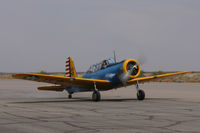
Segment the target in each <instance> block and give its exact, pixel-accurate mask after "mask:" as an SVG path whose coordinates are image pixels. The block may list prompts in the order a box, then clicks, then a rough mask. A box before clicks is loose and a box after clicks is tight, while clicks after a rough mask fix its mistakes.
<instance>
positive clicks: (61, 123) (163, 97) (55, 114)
mask: <svg viewBox="0 0 200 133" xmlns="http://www.w3.org/2000/svg"><path fill="white" fill-rule="evenodd" d="M43 85H47V84H44V83H37V82H31V81H23V80H6V79H4V80H0V131H1V132H2V133H3V132H6V133H27V132H28V133H68V132H69V133H94V132H98V133H111V132H114V133H129V132H130V133H133V132H135V133H172V132H173V133H176V132H177V133H200V84H192V83H146V84H142V85H140V87H141V88H143V89H144V90H145V92H146V100H144V101H138V100H136V90H135V87H134V86H130V87H127V88H120V89H118V90H111V91H107V92H101V96H102V101H101V102H92V101H91V93H77V94H74V95H73V99H67V95H68V94H67V92H46V91H45V92H44V91H38V90H37V89H36V88H37V87H38V86H43Z"/></svg>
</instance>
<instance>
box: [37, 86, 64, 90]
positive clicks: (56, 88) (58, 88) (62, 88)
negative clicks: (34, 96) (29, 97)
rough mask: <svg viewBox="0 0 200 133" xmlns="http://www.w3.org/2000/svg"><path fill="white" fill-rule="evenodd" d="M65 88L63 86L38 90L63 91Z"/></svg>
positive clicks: (44, 87)
mask: <svg viewBox="0 0 200 133" xmlns="http://www.w3.org/2000/svg"><path fill="white" fill-rule="evenodd" d="M64 89H65V88H64V87H62V86H41V87H38V90H43V91H63V90H64Z"/></svg>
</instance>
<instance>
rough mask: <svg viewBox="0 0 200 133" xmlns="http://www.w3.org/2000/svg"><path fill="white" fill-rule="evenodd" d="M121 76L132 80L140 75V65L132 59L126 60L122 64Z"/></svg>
mask: <svg viewBox="0 0 200 133" xmlns="http://www.w3.org/2000/svg"><path fill="white" fill-rule="evenodd" d="M122 69H123V75H124V76H125V77H124V78H125V79H133V78H136V77H138V76H139V75H140V71H141V69H140V65H139V63H138V61H136V60H134V59H127V60H125V61H124V63H123V68H122Z"/></svg>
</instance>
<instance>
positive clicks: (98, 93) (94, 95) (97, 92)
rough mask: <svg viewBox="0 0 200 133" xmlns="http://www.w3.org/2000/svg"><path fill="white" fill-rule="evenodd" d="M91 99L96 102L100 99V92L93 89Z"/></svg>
mask: <svg viewBox="0 0 200 133" xmlns="http://www.w3.org/2000/svg"><path fill="white" fill-rule="evenodd" d="M92 100H93V101H95V102H98V101H100V100H101V94H100V92H99V91H94V92H93V94H92Z"/></svg>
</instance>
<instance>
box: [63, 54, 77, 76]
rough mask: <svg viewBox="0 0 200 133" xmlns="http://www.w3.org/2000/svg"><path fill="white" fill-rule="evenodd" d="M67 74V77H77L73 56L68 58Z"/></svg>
mask: <svg viewBox="0 0 200 133" xmlns="http://www.w3.org/2000/svg"><path fill="white" fill-rule="evenodd" d="M65 76H66V77H73V78H75V77H77V74H76V69H75V66H74V62H73V59H72V57H68V58H67V61H66V73H65Z"/></svg>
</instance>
